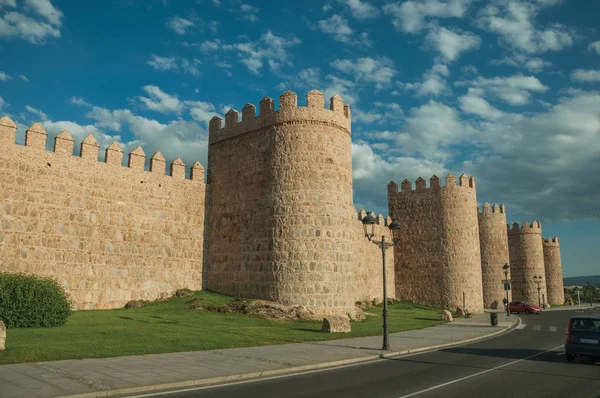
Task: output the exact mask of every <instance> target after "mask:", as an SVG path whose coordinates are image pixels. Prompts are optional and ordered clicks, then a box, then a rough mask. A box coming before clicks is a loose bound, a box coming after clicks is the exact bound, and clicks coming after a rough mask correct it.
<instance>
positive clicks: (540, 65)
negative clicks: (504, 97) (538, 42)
mask: <svg viewBox="0 0 600 398" xmlns="http://www.w3.org/2000/svg"><path fill="white" fill-rule="evenodd" d="M490 63H491V64H495V65H511V66H515V67H518V68H524V69H527V70H528V71H530V72H534V73H538V72H541V71H542V70H544V69H546V68H548V67H550V66H552V63H551V62H549V61H544V60H543V59H541V58H539V57H529V56H527V55H525V54H513V55H512V56H510V57H505V58H502V59H496V60H493V61H491V62H490Z"/></svg>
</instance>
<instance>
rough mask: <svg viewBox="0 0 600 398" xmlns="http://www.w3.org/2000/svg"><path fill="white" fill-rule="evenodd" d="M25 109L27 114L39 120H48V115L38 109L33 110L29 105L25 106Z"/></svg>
mask: <svg viewBox="0 0 600 398" xmlns="http://www.w3.org/2000/svg"><path fill="white" fill-rule="evenodd" d="M25 109H26V110H27V112H29V113H31V114H33V115H35V116H36V117H38V118H39V120H47V119H48V115H46V114H45V113H44V112H42V111H40V110H39V109H35V108H33V107H31V106H29V105H25Z"/></svg>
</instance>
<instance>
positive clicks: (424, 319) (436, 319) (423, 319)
mask: <svg viewBox="0 0 600 398" xmlns="http://www.w3.org/2000/svg"><path fill="white" fill-rule="evenodd" d="M414 319H417V320H419V321H439V318H414Z"/></svg>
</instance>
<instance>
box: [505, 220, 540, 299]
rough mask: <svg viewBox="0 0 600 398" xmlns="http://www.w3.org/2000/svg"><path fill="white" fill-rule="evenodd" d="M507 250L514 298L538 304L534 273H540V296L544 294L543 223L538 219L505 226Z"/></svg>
mask: <svg viewBox="0 0 600 398" xmlns="http://www.w3.org/2000/svg"><path fill="white" fill-rule="evenodd" d="M506 228H507V232H508V252H509V257H510V274H511V278H510V279H511V283H512V286H511V289H512V297H513V300H514V301H529V302H531V303H534V304H538V302H539V301H538V285H537V283H536V282H535V279H533V277H534V276H537V277H539V276H542V279H543V281H542V283H541V284H540V288H541V290H540V294H539V297H542V295H543V294H544V295H545V294H546V277H545V270H544V250H543V247H542V226H541V224H540V223H539V222H538V221H533V222H532V223H531V224H529V223H528V222H527V221H525V222H524V223H523V226H522V227H520V226H519V223H513V226H512V228H510V227H509V225H508V224H507V225H506Z"/></svg>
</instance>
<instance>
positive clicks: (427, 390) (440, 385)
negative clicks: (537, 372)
mask: <svg viewBox="0 0 600 398" xmlns="http://www.w3.org/2000/svg"><path fill="white" fill-rule="evenodd" d="M563 347H564V345H563V344H561V345H559V346H557V347H554V348H551V349H549V350H546V351H544V352H540V353H538V354H534V355H530V356H528V357H526V358H521V359H517V360H516V361H512V362H509V363H505V364H504V365H500V366H496V367H495V368H491V369H487V370H484V371H482V372H478V373H475V374H472V375H469V376H465V377H461V378H460V379H456V380H452V381H449V382H447V383H443V384H438V385H437V386H433V387H429V388H426V389H425V390H421V391H417V392H413V393H411V394H407V395H402V396H400V397H398V398H408V397H414V396H415V395H419V394H423V393H426V392H429V391H433V390H437V389H438V388H442V387H446V386H449V385H451V384H454V383H458V382H461V381H463V380H467V379H471V378H473V377H476V376H480V375H482V374H485V373H489V372H493V371H494V370H498V369H502V368H505V367H507V366H510V365H514V364H516V363H519V362H523V361H526V360H528V359H531V358H535V357H539V356H540V355H544V354H546V353H547V352H551V351H554V350H556V349H557V348H563Z"/></svg>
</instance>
